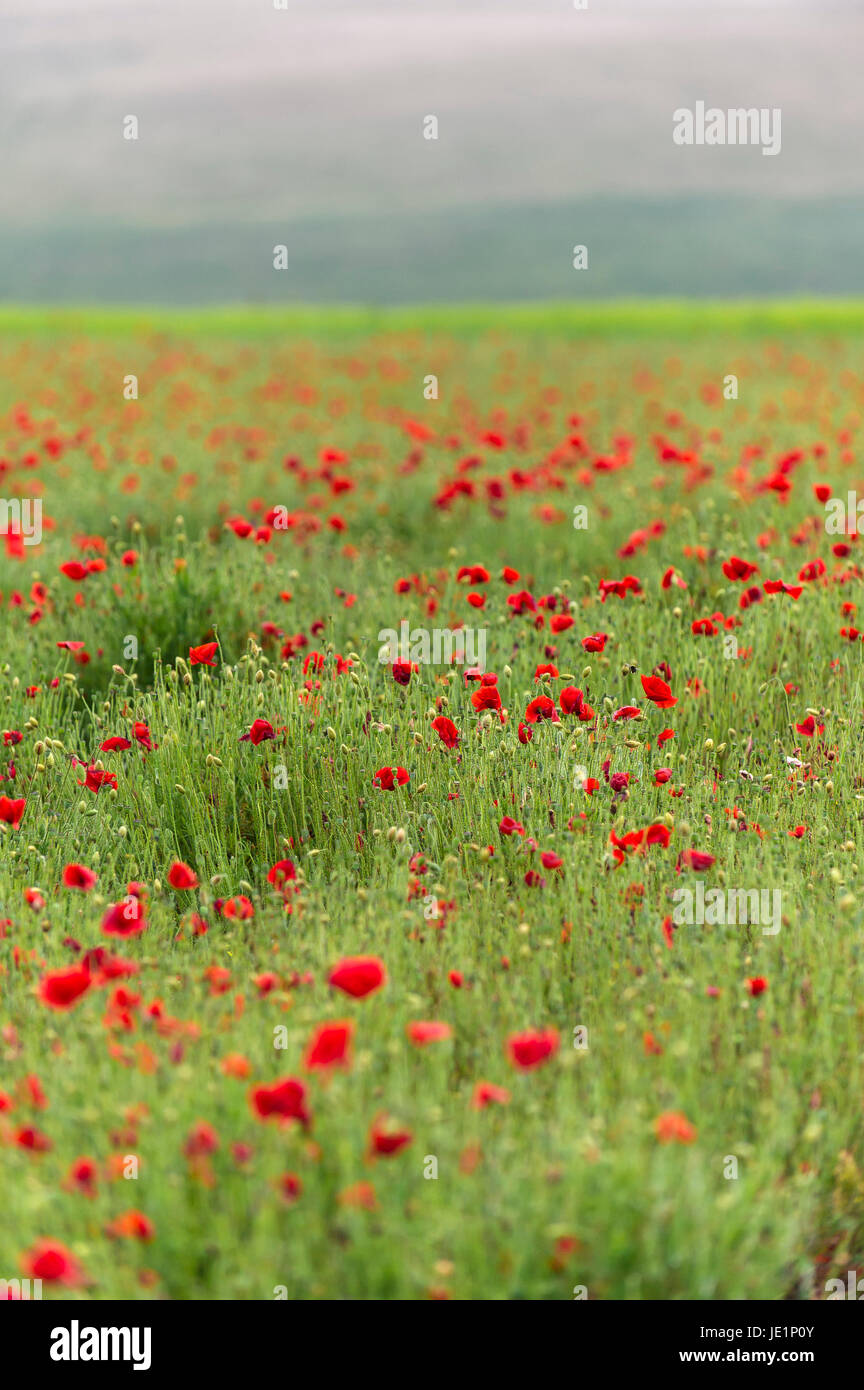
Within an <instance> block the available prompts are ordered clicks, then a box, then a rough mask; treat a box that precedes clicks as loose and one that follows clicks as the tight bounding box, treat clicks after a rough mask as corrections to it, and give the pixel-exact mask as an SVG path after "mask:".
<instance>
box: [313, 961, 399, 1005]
mask: <svg viewBox="0 0 864 1390" xmlns="http://www.w3.org/2000/svg"><path fill="white" fill-rule="evenodd" d="M386 982H387V971H386V969H385V967H384V962H383V961H382V960H380V959H379V958H378V956H348V957H346V958H345V960H340V962H339V964H338V965H335V966H334V967H333V969H332V970H331V971H330V974H329V976H328V979H327V983H328V984H330V985H333V987H334V989H341V990H342V992H343V993H344V994H350V995H351V997H352V999H364V998H365V997H366V995H367V994H372V993H373V991H374V990H376V989H380V988H381V986H382V985H383V984H386Z"/></svg>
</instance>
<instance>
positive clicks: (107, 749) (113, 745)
mask: <svg viewBox="0 0 864 1390" xmlns="http://www.w3.org/2000/svg"><path fill="white" fill-rule="evenodd" d="M131 747H132V744H131V743H130V742H129V740H128V738H120V737H119V736H115V737H114V738H106V740H105V742H104V743H100V744H99V752H100V753H119V752H124V751H125V750H126V749H127V748H131Z"/></svg>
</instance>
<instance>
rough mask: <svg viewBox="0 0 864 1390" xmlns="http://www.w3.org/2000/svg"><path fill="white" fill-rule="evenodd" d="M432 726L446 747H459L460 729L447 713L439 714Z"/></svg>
mask: <svg viewBox="0 0 864 1390" xmlns="http://www.w3.org/2000/svg"><path fill="white" fill-rule="evenodd" d="M432 728H433V729H434V730H435V733H436V734H437V735H438V737H439V738H440V740H441V742H442V743H443V744H444V746H445V748H456V747H458V744H459V730H458V729H457V728H456V725H455V724H454V723H453V720H452V719H448V718H447V715H446V714H439V715H438V717H437V718H436V719H433V720H432Z"/></svg>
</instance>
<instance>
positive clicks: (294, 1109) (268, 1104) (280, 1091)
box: [249, 1076, 311, 1129]
mask: <svg viewBox="0 0 864 1390" xmlns="http://www.w3.org/2000/svg"><path fill="white" fill-rule="evenodd" d="M249 1103H250V1105H251V1106H252V1110H253V1111H254V1113H255V1114H256V1115H257V1116H258V1118H259V1119H261V1120H272V1119H276V1120H279V1121H281V1122H283V1123H284V1122H286V1121H288V1120H299V1121H300V1123H301V1125H303V1127H304V1129H308V1128H309V1125H310V1123H311V1116H310V1114H309V1110H308V1108H307V1104H306V1086H305V1084H304V1083H303V1082H302V1081H298V1080H297V1079H296V1077H293V1076H286V1077H285V1078H284V1079H283V1080H282V1081H274V1082H273V1084H272V1086H253V1087H252V1089H251V1091H250V1092H249Z"/></svg>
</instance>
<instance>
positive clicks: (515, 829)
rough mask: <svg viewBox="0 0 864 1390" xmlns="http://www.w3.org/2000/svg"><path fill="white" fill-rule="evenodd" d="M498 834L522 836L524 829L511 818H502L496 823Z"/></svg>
mask: <svg viewBox="0 0 864 1390" xmlns="http://www.w3.org/2000/svg"><path fill="white" fill-rule="evenodd" d="M498 832H499V834H501V835H524V834H525V827H524V825H521V824H520V823H519V821H518V820H514V819H513V817H512V816H502V818H501V820H500V821H499V822H498Z"/></svg>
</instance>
